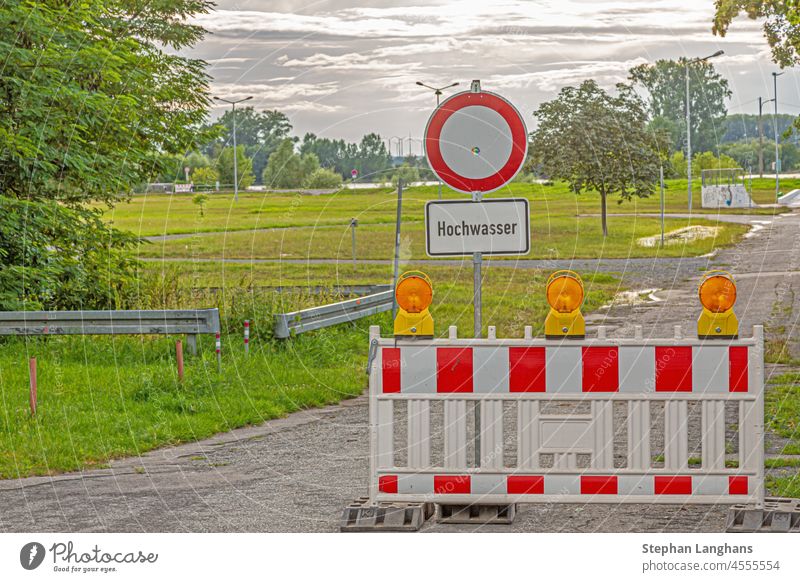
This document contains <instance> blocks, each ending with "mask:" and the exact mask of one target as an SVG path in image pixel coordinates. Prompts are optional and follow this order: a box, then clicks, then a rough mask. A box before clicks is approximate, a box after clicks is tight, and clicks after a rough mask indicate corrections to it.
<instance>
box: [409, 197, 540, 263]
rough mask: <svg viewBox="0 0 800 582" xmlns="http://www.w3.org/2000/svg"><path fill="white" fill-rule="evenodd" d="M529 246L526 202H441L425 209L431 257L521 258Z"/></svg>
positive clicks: (522, 199)
mask: <svg viewBox="0 0 800 582" xmlns="http://www.w3.org/2000/svg"><path fill="white" fill-rule="evenodd" d="M530 246H531V235H530V218H529V211H528V201H527V200H526V199H525V198H498V199H494V200H484V201H482V202H471V201H468V200H464V201H461V200H443V201H431V202H428V203H427V204H426V205H425V250H426V251H427V253H428V255H429V256H431V257H442V256H462V255H471V254H473V253H483V254H486V255H524V254H526V253H527V252H528V251H529V250H530Z"/></svg>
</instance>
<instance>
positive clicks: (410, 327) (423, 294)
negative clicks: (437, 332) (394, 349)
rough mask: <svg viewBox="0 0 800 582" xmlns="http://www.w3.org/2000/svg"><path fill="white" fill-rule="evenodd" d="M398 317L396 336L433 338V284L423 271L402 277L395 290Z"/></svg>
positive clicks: (410, 272)
mask: <svg viewBox="0 0 800 582" xmlns="http://www.w3.org/2000/svg"><path fill="white" fill-rule="evenodd" d="M394 294H395V297H396V298H397V306H398V309H397V316H396V317H395V318H394V335H395V336H414V337H433V317H431V314H430V312H429V311H428V306H430V304H431V301H432V300H433V284H432V283H431V280H430V279H429V278H428V276H427V275H426V274H425V273H422V272H421V271H407V272H405V273H403V274H402V275H400V279H398V281H397V287H396V288H395V292H394Z"/></svg>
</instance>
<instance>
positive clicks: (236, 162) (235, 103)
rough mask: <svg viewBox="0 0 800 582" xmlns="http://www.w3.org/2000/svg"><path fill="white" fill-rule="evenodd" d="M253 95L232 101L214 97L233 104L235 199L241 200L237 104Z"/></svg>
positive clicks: (236, 200) (235, 200)
mask: <svg viewBox="0 0 800 582" xmlns="http://www.w3.org/2000/svg"><path fill="white" fill-rule="evenodd" d="M252 98H253V96H252V95H250V97H245V98H244V99H238V100H236V101H231V100H229V99H223V98H222V97H214V99H216V100H217V101H222V102H224V103H229V104H230V105H231V111H232V113H231V115H232V116H233V201H234V202H239V163H238V160H237V159H236V154H237V152H236V105H237V104H239V103H241V102H242V101H249V100H250V99H252Z"/></svg>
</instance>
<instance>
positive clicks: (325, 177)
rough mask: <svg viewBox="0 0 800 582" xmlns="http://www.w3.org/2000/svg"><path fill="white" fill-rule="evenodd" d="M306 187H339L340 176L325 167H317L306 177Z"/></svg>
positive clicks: (340, 184) (340, 183)
mask: <svg viewBox="0 0 800 582" xmlns="http://www.w3.org/2000/svg"><path fill="white" fill-rule="evenodd" d="M304 186H305V187H306V188H340V187H341V186H342V177H341V176H340V175H339V174H338V173H336V172H334V171H331V170H328V169H327V168H317V169H316V170H314V171H313V172H312V173H311V175H309V176H308V177H307V178H306V182H305V184H304Z"/></svg>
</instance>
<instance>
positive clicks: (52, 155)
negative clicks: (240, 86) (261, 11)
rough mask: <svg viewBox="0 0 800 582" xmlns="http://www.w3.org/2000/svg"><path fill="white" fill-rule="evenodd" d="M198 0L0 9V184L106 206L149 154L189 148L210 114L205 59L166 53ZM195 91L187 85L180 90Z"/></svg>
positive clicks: (12, 191) (147, 172) (186, 36)
mask: <svg viewBox="0 0 800 582" xmlns="http://www.w3.org/2000/svg"><path fill="white" fill-rule="evenodd" d="M210 6H211V3H210V2H207V1H206V0H170V1H168V2H156V3H142V2H140V1H133V0H85V1H83V2H48V3H41V2H26V1H23V0H8V1H6V2H4V4H3V10H2V11H0V62H2V63H3V74H2V76H1V77H0V192H2V193H3V194H4V195H5V196H14V197H17V198H27V199H31V200H43V199H52V200H60V201H62V202H64V203H67V204H69V205H71V206H78V205H80V204H81V203H83V202H85V201H88V200H105V201H108V202H109V203H113V202H114V201H115V200H116V199H117V198H118V196H119V194H120V193H127V192H130V191H131V190H132V188H133V186H134V185H136V184H139V183H142V182H146V181H147V180H148V178H149V177H150V176H151V175H152V174H153V173H154V172H153V169H154V166H156V173H157V171H158V164H159V162H160V160H161V159H162V158H161V157H160V156H159V155H158V153H157V152H165V153H178V152H183V151H185V150H186V149H187V147H190V146H191V145H192V144H193V143H194V140H195V138H196V136H197V132H196V127H197V124H198V123H200V122H201V121H202V120H203V118H204V117H205V115H206V108H207V106H208V103H209V99H208V77H207V75H206V73H205V72H204V63H203V62H202V61H199V60H194V59H189V58H186V57H182V56H178V55H177V54H174V50H170V51H169V52H167V51H165V50H163V47H165V46H166V47H168V48H169V49H181V48H184V47H188V46H191V45H192V44H193V43H194V42H196V41H197V40H199V39H200V38H201V37H202V35H203V31H202V29H201V28H199V27H197V26H193V25H190V24H186V20H187V19H188V18H189V17H191V16H192V15H195V14H201V13H206V12H208V11H209V9H210ZM187 87H188V88H191V90H187Z"/></svg>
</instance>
